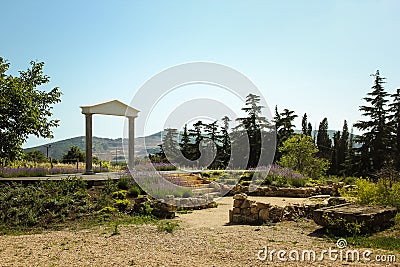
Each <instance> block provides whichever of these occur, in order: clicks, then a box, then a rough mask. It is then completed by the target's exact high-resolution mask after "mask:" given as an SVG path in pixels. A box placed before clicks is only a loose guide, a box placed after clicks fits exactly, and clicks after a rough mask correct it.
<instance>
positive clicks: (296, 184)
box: [287, 178, 308, 187]
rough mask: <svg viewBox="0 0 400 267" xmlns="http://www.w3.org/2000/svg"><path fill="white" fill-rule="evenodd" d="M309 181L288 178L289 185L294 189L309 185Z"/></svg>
mask: <svg viewBox="0 0 400 267" xmlns="http://www.w3.org/2000/svg"><path fill="white" fill-rule="evenodd" d="M307 181H308V180H307V179H301V178H288V179H287V183H288V184H289V185H291V186H294V187H304V186H305V185H306V183H307Z"/></svg>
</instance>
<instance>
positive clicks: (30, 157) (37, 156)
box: [24, 150, 47, 163]
mask: <svg viewBox="0 0 400 267" xmlns="http://www.w3.org/2000/svg"><path fill="white" fill-rule="evenodd" d="M24 159H25V160H26V161H32V162H35V163H42V162H46V161H47V158H46V156H45V155H44V153H43V152H42V151H40V150H32V151H29V152H27V153H26V154H25V156H24Z"/></svg>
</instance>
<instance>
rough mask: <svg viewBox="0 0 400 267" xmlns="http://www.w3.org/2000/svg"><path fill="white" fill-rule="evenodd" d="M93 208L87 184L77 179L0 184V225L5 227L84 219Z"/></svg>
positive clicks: (42, 224) (41, 224) (43, 224)
mask: <svg viewBox="0 0 400 267" xmlns="http://www.w3.org/2000/svg"><path fill="white" fill-rule="evenodd" d="M93 208H94V206H93V205H91V203H90V201H89V199H88V192H87V189H86V183H85V182H84V181H82V180H80V179H76V178H69V179H65V180H61V181H40V182H37V183H34V184H29V185H22V184H17V183H12V184H1V185H0V224H2V225H4V226H8V227H33V226H43V227H46V226H47V225H49V224H52V223H58V222H64V221H65V220H70V219H75V218H79V217H81V216H84V215H86V214H88V213H90V212H91V211H93Z"/></svg>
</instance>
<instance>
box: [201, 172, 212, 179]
mask: <svg viewBox="0 0 400 267" xmlns="http://www.w3.org/2000/svg"><path fill="white" fill-rule="evenodd" d="M201 176H202V177H205V178H210V173H209V172H203V173H201Z"/></svg>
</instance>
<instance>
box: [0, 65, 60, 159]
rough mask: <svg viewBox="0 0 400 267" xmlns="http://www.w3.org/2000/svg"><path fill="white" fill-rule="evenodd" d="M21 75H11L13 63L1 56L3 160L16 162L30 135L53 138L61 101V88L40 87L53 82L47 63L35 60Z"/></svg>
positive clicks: (0, 147) (0, 139)
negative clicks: (55, 108) (54, 110)
mask: <svg viewBox="0 0 400 267" xmlns="http://www.w3.org/2000/svg"><path fill="white" fill-rule="evenodd" d="M30 64H31V66H30V68H28V70H26V71H20V72H19V76H12V75H7V74H6V72H7V70H8V69H9V67H10V64H9V63H8V62H7V61H5V60H4V59H3V58H2V57H0V159H2V160H8V161H12V160H14V159H17V158H19V157H21V156H22V155H23V151H22V144H23V143H24V142H25V141H26V140H27V138H28V137H29V135H35V136H37V137H44V138H52V137H53V134H52V130H51V128H52V127H57V126H58V123H59V121H58V120H53V119H51V116H52V115H53V114H52V108H53V107H52V105H53V104H55V103H58V102H60V101H61V100H60V97H61V92H60V91H59V90H58V88H57V87H56V88H54V89H52V90H51V91H50V92H45V91H41V90H38V89H37V88H38V87H39V86H43V85H44V84H47V83H48V82H49V81H50V78H49V77H48V76H47V75H45V74H44V73H43V66H44V63H43V62H39V63H37V62H33V61H32V62H31V63H30Z"/></svg>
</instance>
